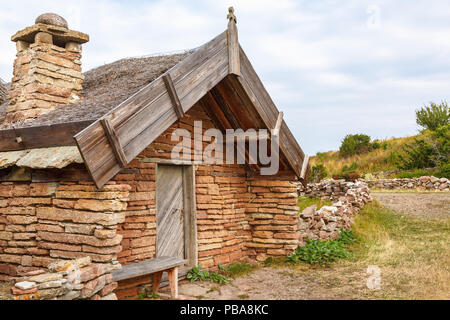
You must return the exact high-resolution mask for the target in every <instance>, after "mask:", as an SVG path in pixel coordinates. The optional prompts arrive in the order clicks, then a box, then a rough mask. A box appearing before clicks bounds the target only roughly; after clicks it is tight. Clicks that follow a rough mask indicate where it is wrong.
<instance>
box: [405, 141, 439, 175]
mask: <svg viewBox="0 0 450 320" xmlns="http://www.w3.org/2000/svg"><path fill="white" fill-rule="evenodd" d="M401 151H402V153H401V154H399V156H398V160H397V167H398V168H399V169H402V170H412V169H424V168H432V167H435V166H436V163H435V161H434V159H433V155H434V150H433V146H432V145H430V144H429V143H428V142H427V141H425V139H415V140H414V142H413V143H411V144H405V145H404V146H403V147H402V150H401Z"/></svg>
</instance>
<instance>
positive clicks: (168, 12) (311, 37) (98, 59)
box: [0, 0, 450, 155]
mask: <svg viewBox="0 0 450 320" xmlns="http://www.w3.org/2000/svg"><path fill="white" fill-rule="evenodd" d="M0 2H1V11H0V77H1V78H3V79H4V80H6V81H10V79H11V75H12V64H13V60H14V57H15V45H14V43H13V42H11V41H10V37H11V35H13V34H14V33H15V32H16V31H18V30H20V29H23V28H24V27H27V26H29V25H32V24H33V23H34V19H35V18H36V17H37V16H38V15H39V14H41V13H44V12H55V13H58V14H60V15H62V16H63V17H65V18H66V20H67V21H68V23H69V27H70V28H71V29H75V30H78V31H82V32H85V33H87V34H89V35H90V38H91V40H90V42H89V43H87V44H85V45H84V48H83V60H82V61H83V70H85V71H86V70H89V69H91V68H93V67H96V66H99V65H102V64H104V63H109V62H113V61H115V60H118V59H121V58H124V57H130V56H141V55H147V54H152V53H165V52H172V51H179V50H182V49H189V48H194V47H198V46H200V45H202V44H203V43H205V42H207V41H209V40H210V39H212V38H213V37H215V36H216V35H217V34H219V33H220V32H222V31H223V30H225V28H226V26H227V20H226V15H227V8H228V6H230V5H233V6H234V7H235V13H236V16H237V20H238V29H239V40H240V43H241V46H242V47H243V48H244V50H245V51H246V53H247V56H248V57H249V59H250V60H251V62H252V64H253V66H254V67H255V69H256V71H257V73H258V74H259V76H260V78H261V80H262V81H263V83H264V85H265V86H266V88H267V90H268V91H269V93H270V94H271V96H272V98H273V100H274V101H275V104H276V105H277V107H278V108H279V109H280V110H282V111H284V114H285V120H286V122H287V123H288V125H289V126H290V128H291V130H292V131H293V133H294V135H295V136H296V138H297V139H298V141H299V143H300V145H301V147H302V148H303V149H304V151H305V152H306V153H308V154H311V155H312V154H315V153H316V152H317V151H328V150H333V149H337V148H338V147H339V145H340V141H341V140H342V138H343V137H344V136H345V135H346V134H348V133H366V134H369V135H370V136H371V137H372V138H389V137H392V136H395V137H399V136H405V135H412V134H415V133H416V132H417V126H416V124H415V115H414V110H415V109H417V108H418V107H420V106H422V105H424V104H426V103H428V102H430V101H435V102H439V101H441V100H447V101H448V100H449V94H450V91H449V89H450V1H448V0H442V1H440V0H433V1H407V0H404V1H402V0H397V1H377V0H373V1H364V0H355V1H343V0H341V1H337V0H335V1H311V0H310V1H298V0H296V1H293V0H292V1H291V0H234V1H221V0H214V1H211V0H203V1H201V0H197V1H195V0H194V1H192V0H191V1H174V0H159V1H156V0H155V1H139V0H132V1H114V0H103V1H102V0H100V1H95V2H94V1H87V0H77V1H50V0H40V1H34V0H29V1H23V0H16V1H10V0H8V1H5V0H0Z"/></svg>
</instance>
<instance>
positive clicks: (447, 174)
mask: <svg viewBox="0 0 450 320" xmlns="http://www.w3.org/2000/svg"><path fill="white" fill-rule="evenodd" d="M435 176H436V177H438V178H447V179H450V163H446V164H444V165H442V166H441V168H440V170H439V171H438V172H436V174H435Z"/></svg>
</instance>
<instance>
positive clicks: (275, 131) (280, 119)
mask: <svg viewBox="0 0 450 320" xmlns="http://www.w3.org/2000/svg"><path fill="white" fill-rule="evenodd" d="M282 122H283V112H282V111H280V113H278V117H277V122H276V123H275V128H273V131H272V134H273V135H274V136H278V135H279V134H280V128H281V123H282Z"/></svg>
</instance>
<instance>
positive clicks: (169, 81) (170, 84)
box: [163, 73, 184, 119]
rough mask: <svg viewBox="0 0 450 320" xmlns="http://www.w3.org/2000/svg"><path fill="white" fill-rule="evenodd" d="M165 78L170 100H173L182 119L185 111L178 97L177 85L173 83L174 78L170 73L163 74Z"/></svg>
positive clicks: (175, 108) (176, 111)
mask: <svg viewBox="0 0 450 320" xmlns="http://www.w3.org/2000/svg"><path fill="white" fill-rule="evenodd" d="M163 80H164V84H165V85H166V88H167V92H168V93H169V97H170V100H171V101H172V105H173V108H174V110H175V113H176V114H177V117H178V119H181V118H183V117H184V111H183V107H182V106H181V102H180V99H179V98H178V94H177V91H176V90H175V86H174V85H173V81H172V78H171V77H170V73H167V74H165V75H163Z"/></svg>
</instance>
